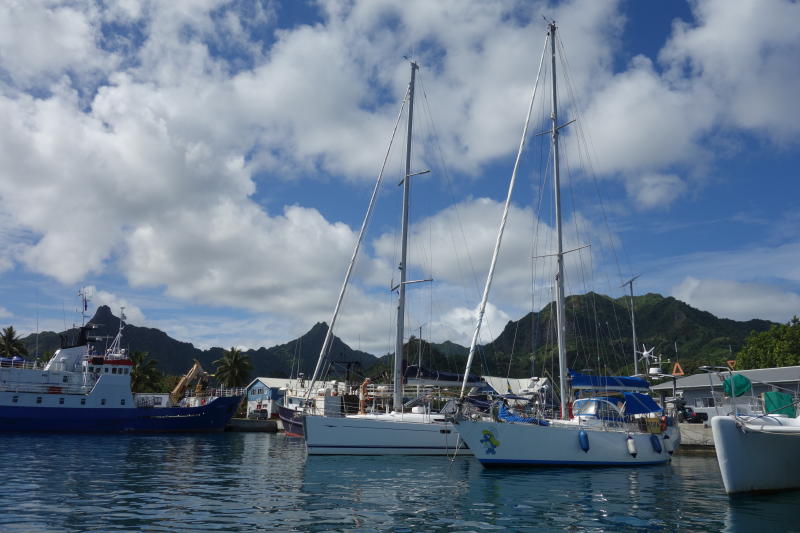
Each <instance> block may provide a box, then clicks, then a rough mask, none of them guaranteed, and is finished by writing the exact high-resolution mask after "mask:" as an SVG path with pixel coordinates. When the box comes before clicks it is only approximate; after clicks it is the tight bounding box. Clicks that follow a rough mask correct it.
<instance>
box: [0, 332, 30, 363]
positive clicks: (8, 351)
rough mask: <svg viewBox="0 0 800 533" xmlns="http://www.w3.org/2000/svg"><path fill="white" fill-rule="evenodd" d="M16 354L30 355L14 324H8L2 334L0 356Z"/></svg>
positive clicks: (0, 336)
mask: <svg viewBox="0 0 800 533" xmlns="http://www.w3.org/2000/svg"><path fill="white" fill-rule="evenodd" d="M15 355H19V356H22V355H28V350H27V349H26V348H25V345H24V344H23V343H22V339H20V338H19V336H18V335H17V332H16V330H15V329H14V326H8V327H7V328H3V334H2V335H0V356H3V357H14V356H15Z"/></svg>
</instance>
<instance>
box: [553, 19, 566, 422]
mask: <svg viewBox="0 0 800 533" xmlns="http://www.w3.org/2000/svg"><path fill="white" fill-rule="evenodd" d="M549 26H550V60H551V67H552V78H553V112H552V114H551V115H550V120H551V122H552V125H553V130H552V132H551V133H552V139H553V188H554V189H555V210H556V233H557V240H558V251H557V252H556V262H557V264H558V269H557V273H556V288H557V290H556V323H557V331H558V374H559V376H558V377H559V387H560V391H561V394H560V396H561V418H563V419H567V418H569V414H568V413H567V346H566V342H567V341H566V317H565V316H564V246H563V239H562V235H561V187H560V174H559V161H558V98H557V95H556V23H555V22H551V23H550V25H549Z"/></svg>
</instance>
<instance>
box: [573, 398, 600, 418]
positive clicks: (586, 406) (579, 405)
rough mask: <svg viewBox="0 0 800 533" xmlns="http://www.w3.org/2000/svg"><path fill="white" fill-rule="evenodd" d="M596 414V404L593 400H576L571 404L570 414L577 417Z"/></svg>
mask: <svg viewBox="0 0 800 533" xmlns="http://www.w3.org/2000/svg"><path fill="white" fill-rule="evenodd" d="M595 413H597V402H596V401H595V400H578V401H576V402H575V403H574V404H572V414H573V415H574V416H579V415H584V416H586V415H593V414H595Z"/></svg>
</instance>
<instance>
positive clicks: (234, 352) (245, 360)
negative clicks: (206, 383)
mask: <svg viewBox="0 0 800 533" xmlns="http://www.w3.org/2000/svg"><path fill="white" fill-rule="evenodd" d="M212 364H214V365H216V366H217V373H216V378H217V381H218V382H219V384H220V385H223V386H225V387H244V386H245V385H247V384H248V383H249V382H250V373H251V372H252V371H253V364H252V363H251V362H250V358H249V357H247V356H246V355H244V354H243V353H242V351H241V350H239V349H238V348H235V347H233V346H232V347H231V349H230V350H228V351H226V352H225V355H223V356H222V357H221V358H219V359H217V360H216V361H214V362H213V363H212Z"/></svg>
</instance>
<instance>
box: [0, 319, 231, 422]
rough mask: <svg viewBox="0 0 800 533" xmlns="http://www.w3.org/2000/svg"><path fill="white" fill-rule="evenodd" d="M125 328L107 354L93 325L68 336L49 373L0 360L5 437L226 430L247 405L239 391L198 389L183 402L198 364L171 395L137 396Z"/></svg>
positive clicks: (0, 412)
mask: <svg viewBox="0 0 800 533" xmlns="http://www.w3.org/2000/svg"><path fill="white" fill-rule="evenodd" d="M123 326H124V325H123V323H122V322H121V323H120V329H119V332H118V333H117V336H116V338H115V339H114V341H113V342H112V344H111V347H110V348H108V349H107V350H106V351H105V353H97V352H96V351H95V348H94V347H93V345H92V344H93V343H94V342H96V341H97V340H99V339H95V338H91V337H90V336H89V331H90V330H91V329H93V326H92V325H91V324H87V325H85V326H81V327H80V328H79V329H78V330H77V332H76V334H75V335H72V336H70V335H68V334H66V335H63V336H62V338H61V348H60V349H59V350H56V352H55V354H54V355H53V357H52V358H51V359H50V361H48V362H47V363H46V364H45V365H44V367H41V366H39V365H38V364H36V363H32V362H28V361H24V360H23V359H22V358H19V357H14V358H11V359H2V360H0V432H15V431H18V432H42V433H165V432H206V431H223V430H224V429H225V426H226V425H227V424H228V422H229V420H230V419H231V417H232V416H233V415H234V413H235V412H236V409H237V407H238V406H239V403H240V401H241V398H242V396H241V393H240V391H239V390H232V391H215V390H204V389H203V387H198V388H196V389H195V390H194V391H192V392H191V393H190V395H189V396H184V394H183V393H184V391H185V390H186V389H187V388H188V384H189V382H190V381H191V378H192V377H194V376H195V375H196V374H197V373H198V372H197V370H196V369H198V368H199V364H196V365H195V368H193V369H192V372H190V373H189V374H187V375H186V376H184V378H183V379H182V380H181V383H179V385H178V387H176V390H174V391H173V392H172V394H136V393H133V392H132V391H131V370H132V369H133V362H132V361H131V360H130V359H129V357H128V355H127V353H126V350H124V349H122V348H121V346H120V345H121V338H122V329H123Z"/></svg>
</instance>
